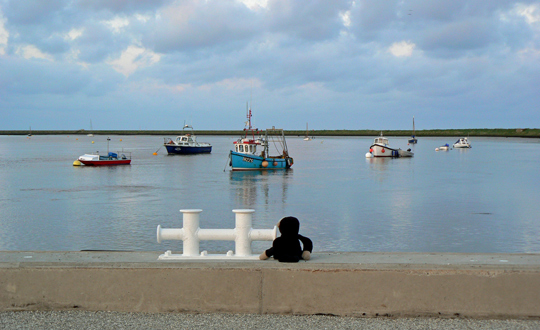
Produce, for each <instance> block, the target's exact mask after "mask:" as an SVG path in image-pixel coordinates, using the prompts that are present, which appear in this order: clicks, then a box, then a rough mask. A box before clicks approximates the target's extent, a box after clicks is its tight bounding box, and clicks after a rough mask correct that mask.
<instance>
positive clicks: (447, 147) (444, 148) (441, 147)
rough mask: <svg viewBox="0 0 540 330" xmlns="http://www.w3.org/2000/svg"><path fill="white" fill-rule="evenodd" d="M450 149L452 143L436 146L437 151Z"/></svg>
mask: <svg viewBox="0 0 540 330" xmlns="http://www.w3.org/2000/svg"><path fill="white" fill-rule="evenodd" d="M448 150H450V145H448V143H446V144H445V145H442V146H440V147H438V148H435V151H448Z"/></svg>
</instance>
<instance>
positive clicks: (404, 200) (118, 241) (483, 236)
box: [0, 136, 540, 253]
mask: <svg viewBox="0 0 540 330" xmlns="http://www.w3.org/2000/svg"><path fill="white" fill-rule="evenodd" d="M235 139H236V137H222V136H200V137H199V141H201V142H210V143H212V144H213V151H212V153H211V154H209V155H196V156H179V155H178V156H168V155H166V152H165V150H164V148H161V149H159V148H160V146H161V145H162V143H163V138H162V137H159V136H111V144H110V148H111V151H112V150H118V149H120V148H123V149H124V150H125V151H131V152H132V155H133V162H132V165H131V166H117V167H105V168H99V167H97V168H94V167H85V166H80V167H75V166H72V164H73V161H74V160H76V159H77V157H78V156H79V155H81V154H83V153H86V152H92V151H96V150H100V151H106V149H107V143H106V137H104V136H95V137H86V136H33V137H31V138H27V137H26V136H0V184H1V187H2V188H1V189H0V250H74V251H76V250H83V249H99V250H150V251H165V250H168V249H171V250H173V251H181V246H182V242H180V241H166V242H164V243H162V244H158V243H157V242H156V237H155V236H156V234H155V232H156V227H157V225H161V226H162V227H166V228H180V227H181V226H182V217H181V213H180V212H179V210H180V209H184V208H201V209H203V212H202V213H201V223H200V226H201V228H233V227H234V214H233V213H232V209H237V208H252V209H255V214H254V217H253V222H254V227H255V228H272V227H273V226H274V225H275V223H276V222H277V221H278V220H279V219H280V218H281V217H283V216H286V215H294V216H296V217H298V218H299V219H300V222H301V229H300V231H301V233H302V234H304V235H306V236H308V237H310V238H311V239H312V240H313V241H314V245H315V250H316V251H397V252H527V253H529V252H534V253H540V189H538V184H539V183H540V174H539V173H540V172H539V170H538V169H539V166H538V164H539V163H540V152H539V150H540V142H539V140H538V139H504V138H471V143H472V146H473V148H472V149H470V150H457V149H456V150H451V151H445V152H441V151H439V152H435V148H436V147H438V146H440V145H442V144H444V143H449V144H452V143H453V142H454V140H456V138H420V139H419V143H418V145H416V146H413V147H412V148H413V151H414V152H415V156H414V157H413V158H409V159H407V158H401V159H366V158H365V156H364V155H365V153H366V152H367V151H368V149H369V146H370V145H371V142H372V141H373V137H351V138H326V137H325V138H316V139H314V140H312V141H309V142H306V141H303V140H302V139H301V138H288V139H287V142H288V146H289V151H290V154H291V155H292V156H293V157H294V160H295V164H294V166H293V169H292V170H290V171H278V172H268V173H266V172H262V173H259V172H257V173H242V172H234V173H232V172H231V171H230V170H229V168H226V169H225V166H226V164H227V156H228V152H229V149H230V147H231V145H232V142H233V141H234V140H235ZM121 140H122V141H121ZM92 141H95V143H94V144H92V143H91V142H92ZM390 143H391V145H392V146H395V147H401V148H402V149H406V148H407V142H406V138H397V137H390ZM158 149H159V151H158V155H157V156H154V155H152V153H153V152H155V151H156V150H158ZM224 169H225V171H224ZM269 244H270V242H258V243H254V250H255V252H260V251H262V250H263V249H265V248H267V247H268V246H269ZM201 248H203V249H208V250H210V251H226V250H229V249H234V243H233V242H201Z"/></svg>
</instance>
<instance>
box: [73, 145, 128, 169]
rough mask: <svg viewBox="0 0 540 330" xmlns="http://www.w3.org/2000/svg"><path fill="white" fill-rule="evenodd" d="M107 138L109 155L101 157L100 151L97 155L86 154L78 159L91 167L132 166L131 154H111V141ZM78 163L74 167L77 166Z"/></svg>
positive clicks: (120, 152) (121, 152) (122, 152)
mask: <svg viewBox="0 0 540 330" xmlns="http://www.w3.org/2000/svg"><path fill="white" fill-rule="evenodd" d="M110 140H111V139H109V138H107V154H105V155H100V154H99V151H97V152H96V153H95V154H84V155H82V156H80V157H79V159H77V161H79V162H80V163H82V164H84V165H90V166H110V165H130V164H131V152H124V151H119V152H109V141H110ZM77 161H75V162H74V163H73V165H80V164H77Z"/></svg>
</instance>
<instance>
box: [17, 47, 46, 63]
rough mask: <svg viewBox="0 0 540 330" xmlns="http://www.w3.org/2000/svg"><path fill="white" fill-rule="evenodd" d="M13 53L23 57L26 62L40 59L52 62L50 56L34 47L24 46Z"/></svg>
mask: <svg viewBox="0 0 540 330" xmlns="http://www.w3.org/2000/svg"><path fill="white" fill-rule="evenodd" d="M15 53H16V54H17V55H19V56H22V57H24V58H25V59H27V60H28V59H31V58H41V59H45V60H49V61H53V58H52V56H51V55H49V54H45V53H43V52H42V51H41V50H39V49H38V48H37V47H36V46H34V45H26V46H21V47H18V48H17V50H16V51H15Z"/></svg>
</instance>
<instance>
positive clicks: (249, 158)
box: [230, 151, 293, 171]
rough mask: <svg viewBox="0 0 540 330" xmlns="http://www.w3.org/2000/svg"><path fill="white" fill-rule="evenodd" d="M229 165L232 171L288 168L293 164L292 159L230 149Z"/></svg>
mask: <svg viewBox="0 0 540 330" xmlns="http://www.w3.org/2000/svg"><path fill="white" fill-rule="evenodd" d="M230 157H231V167H232V170H233V171H258V170H280V169H288V168H290V167H291V166H292V164H293V159H292V158H290V157H287V158H271V157H266V158H263V157H260V156H256V155H250V154H242V153H239V152H236V151H231V154H230Z"/></svg>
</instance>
